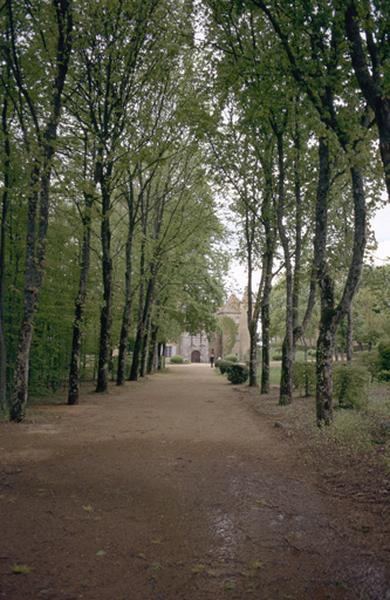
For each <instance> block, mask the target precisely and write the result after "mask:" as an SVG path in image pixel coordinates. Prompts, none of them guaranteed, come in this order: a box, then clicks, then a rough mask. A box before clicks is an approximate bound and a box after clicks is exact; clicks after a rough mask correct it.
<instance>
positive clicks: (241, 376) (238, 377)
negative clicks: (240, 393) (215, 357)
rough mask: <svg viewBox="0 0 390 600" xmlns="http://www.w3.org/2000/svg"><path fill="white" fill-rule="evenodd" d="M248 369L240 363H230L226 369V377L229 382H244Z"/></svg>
mask: <svg viewBox="0 0 390 600" xmlns="http://www.w3.org/2000/svg"><path fill="white" fill-rule="evenodd" d="M248 375H249V369H248V367H247V366H246V365H243V364H241V363H231V364H230V367H228V370H227V378H228V380H229V381H230V383H234V384H240V383H245V382H246V380H247V379H248Z"/></svg>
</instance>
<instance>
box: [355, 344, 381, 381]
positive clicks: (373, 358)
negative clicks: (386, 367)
mask: <svg viewBox="0 0 390 600" xmlns="http://www.w3.org/2000/svg"><path fill="white" fill-rule="evenodd" d="M356 363H357V364H358V365H362V366H363V367H366V368H367V370H368V372H369V373H370V375H371V380H374V379H376V378H377V376H378V364H379V354H378V352H377V350H371V351H370V352H366V351H364V352H358V353H356Z"/></svg>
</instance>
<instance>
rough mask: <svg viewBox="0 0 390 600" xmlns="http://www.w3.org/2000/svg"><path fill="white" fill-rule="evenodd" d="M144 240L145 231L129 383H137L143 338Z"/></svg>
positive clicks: (143, 238) (143, 239) (142, 243)
mask: <svg viewBox="0 0 390 600" xmlns="http://www.w3.org/2000/svg"><path fill="white" fill-rule="evenodd" d="M145 240H146V230H145V231H144V234H143V237H142V242H141V251H140V286H139V297H138V315H137V331H136V335H135V341H134V348H133V357H132V361H131V369H130V377H129V380H130V381H137V380H138V375H139V359H140V352H141V345H142V340H143V337H144V321H143V311H144V301H145V298H144V287H145V282H144V277H145Z"/></svg>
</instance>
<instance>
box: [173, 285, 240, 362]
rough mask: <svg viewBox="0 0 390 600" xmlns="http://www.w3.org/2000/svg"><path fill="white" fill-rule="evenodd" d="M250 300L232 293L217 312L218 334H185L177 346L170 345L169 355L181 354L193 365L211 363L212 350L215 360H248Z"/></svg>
mask: <svg viewBox="0 0 390 600" xmlns="http://www.w3.org/2000/svg"><path fill="white" fill-rule="evenodd" d="M247 306H248V305H247V297H246V296H244V297H243V299H242V300H241V301H240V300H239V299H238V298H237V296H235V295H234V294H232V295H231V296H230V297H229V299H228V301H227V302H226V304H224V306H222V307H221V308H220V309H219V310H218V312H217V320H218V324H219V328H218V331H216V332H214V333H213V334H212V335H211V336H209V337H208V336H207V335H206V333H204V332H201V333H197V334H195V335H191V334H190V333H182V334H181V336H180V338H179V340H178V341H177V343H176V344H171V345H169V346H168V356H174V354H180V356H182V357H183V358H185V359H186V360H188V361H190V362H201V363H204V362H208V361H209V355H210V350H211V349H213V350H214V355H215V357H216V358H217V357H219V356H226V355H227V354H235V355H236V356H237V358H238V359H239V360H240V361H244V360H247V359H248V354H249V331H248V326H247V314H246V311H247Z"/></svg>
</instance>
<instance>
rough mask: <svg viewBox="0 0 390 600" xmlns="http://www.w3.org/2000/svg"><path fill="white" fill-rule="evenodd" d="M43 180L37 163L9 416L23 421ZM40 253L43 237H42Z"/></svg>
mask: <svg viewBox="0 0 390 600" xmlns="http://www.w3.org/2000/svg"><path fill="white" fill-rule="evenodd" d="M39 182H40V168H39V165H37V164H36V165H35V167H34V168H33V170H32V173H31V178H30V190H31V193H30V195H29V198H28V212H27V240H26V264H25V273H24V303H23V315H22V322H21V327H20V331H19V341H18V349H17V355H16V364H15V371H14V387H13V393H12V397H11V409H10V418H11V420H12V421H17V422H19V421H22V420H23V419H24V415H25V407H26V404H27V399H28V375H29V362H30V348H31V341H32V335H33V317H34V314H35V310H36V306H37V299H38V290H39V289H40V287H41V283H42V278H43V264H42V263H39V262H38V260H37V256H36V244H37V242H36V237H37V231H36V215H37V210H38V198H39V193H38V189H37V188H38V186H39ZM40 241H41V245H40V248H41V253H42V249H43V244H44V239H41V240H40Z"/></svg>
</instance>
